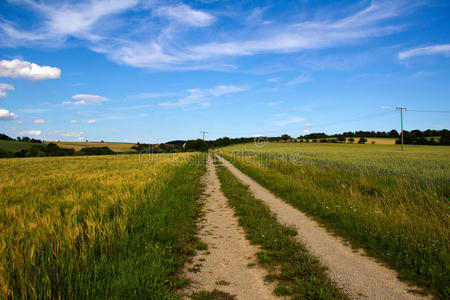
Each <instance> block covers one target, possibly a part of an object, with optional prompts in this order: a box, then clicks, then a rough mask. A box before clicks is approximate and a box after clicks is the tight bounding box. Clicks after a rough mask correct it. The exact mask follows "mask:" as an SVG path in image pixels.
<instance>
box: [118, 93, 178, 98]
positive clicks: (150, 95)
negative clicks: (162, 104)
mask: <svg viewBox="0 0 450 300" xmlns="http://www.w3.org/2000/svg"><path fill="white" fill-rule="evenodd" d="M174 95H175V93H140V94H135V95H130V96H128V97H127V98H129V99H154V98H164V97H170V96H174Z"/></svg>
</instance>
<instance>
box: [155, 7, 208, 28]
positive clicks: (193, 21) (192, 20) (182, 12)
mask: <svg viewBox="0 0 450 300" xmlns="http://www.w3.org/2000/svg"><path fill="white" fill-rule="evenodd" d="M156 14H157V15H158V16H163V17H166V18H168V19H169V20H171V21H175V22H177V23H181V24H185V25H189V26H194V27H204V26H209V25H212V24H213V23H214V21H215V19H216V18H215V17H214V16H213V15H211V14H208V13H206V12H204V11H200V10H195V9H192V8H191V7H189V6H188V5H186V4H178V5H175V6H163V7H159V8H157V9H156Z"/></svg>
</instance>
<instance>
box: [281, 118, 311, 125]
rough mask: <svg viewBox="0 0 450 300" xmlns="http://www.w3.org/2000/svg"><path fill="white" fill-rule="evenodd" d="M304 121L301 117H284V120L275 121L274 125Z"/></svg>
mask: <svg viewBox="0 0 450 300" xmlns="http://www.w3.org/2000/svg"><path fill="white" fill-rule="evenodd" d="M304 121H305V119H303V118H299V117H290V118H286V119H284V120H280V121H277V122H275V125H276V126H286V125H289V124H295V123H301V122H304Z"/></svg>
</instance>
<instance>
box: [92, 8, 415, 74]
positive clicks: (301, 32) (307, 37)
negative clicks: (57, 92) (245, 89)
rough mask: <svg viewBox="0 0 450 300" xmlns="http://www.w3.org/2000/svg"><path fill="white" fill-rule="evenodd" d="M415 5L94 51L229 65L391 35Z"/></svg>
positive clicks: (178, 66) (129, 58)
mask: <svg viewBox="0 0 450 300" xmlns="http://www.w3.org/2000/svg"><path fill="white" fill-rule="evenodd" d="M411 6H413V4H408V3H407V2H403V1H383V2H371V3H370V5H368V6H367V7H366V8H364V9H362V10H359V11H357V12H355V13H353V14H350V15H348V16H346V17H343V18H340V19H335V18H331V17H329V18H326V16H327V14H325V13H324V14H323V15H324V16H325V17H323V18H322V19H321V20H317V19H316V20H312V21H303V22H291V23H284V24H283V23H281V22H274V23H273V24H268V25H267V26H256V27H252V26H248V27H245V28H242V29H241V30H239V31H236V30H232V31H230V33H227V32H226V31H224V32H223V34H220V35H216V36H211V35H207V36H208V40H207V41H206V42H205V40H203V39H195V40H194V41H191V40H187V39H185V38H184V37H183V36H182V35H180V32H177V31H176V30H174V29H173V28H170V26H169V27H164V28H163V29H161V32H160V34H158V35H157V37H156V38H152V39H149V38H143V39H141V40H139V39H128V38H126V39H122V40H121V41H119V42H117V41H115V42H113V43H107V44H102V45H94V46H92V47H91V49H93V50H94V51H97V52H100V53H104V54H106V55H107V56H108V57H109V58H110V59H111V60H113V61H115V62H117V63H119V64H125V65H130V66H134V67H139V68H147V69H169V70H186V69H189V70H192V69H219V70H223V69H230V68H234V66H232V65H230V64H229V63H228V64H227V63H226V61H225V59H227V58H233V57H237V56H250V55H256V54H260V53H292V52H299V51H305V50H312V49H325V48H331V47H340V46H344V45H351V44H355V43H356V42H358V41H360V40H363V39H367V38H370V37H376V36H384V35H390V34H393V33H396V32H399V31H401V30H403V27H402V26H400V25H399V26H395V25H391V24H387V21H389V20H390V19H393V18H395V17H398V16H402V15H404V14H405V11H407V10H408V9H409V8H410V7H411Z"/></svg>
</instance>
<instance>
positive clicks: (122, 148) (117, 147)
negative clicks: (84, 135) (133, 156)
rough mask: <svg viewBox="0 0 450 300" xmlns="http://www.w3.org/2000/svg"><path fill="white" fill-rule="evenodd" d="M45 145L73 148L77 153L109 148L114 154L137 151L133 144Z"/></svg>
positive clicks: (80, 143)
mask: <svg viewBox="0 0 450 300" xmlns="http://www.w3.org/2000/svg"><path fill="white" fill-rule="evenodd" d="M45 143H55V144H56V145H58V146H59V147H62V148H73V149H75V151H79V150H81V149H82V148H86V147H105V146H106V147H108V148H109V149H111V150H112V151H114V152H130V151H131V152H133V151H135V150H133V149H131V147H133V146H134V145H135V144H132V143H111V142H105V143H101V142H45Z"/></svg>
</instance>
